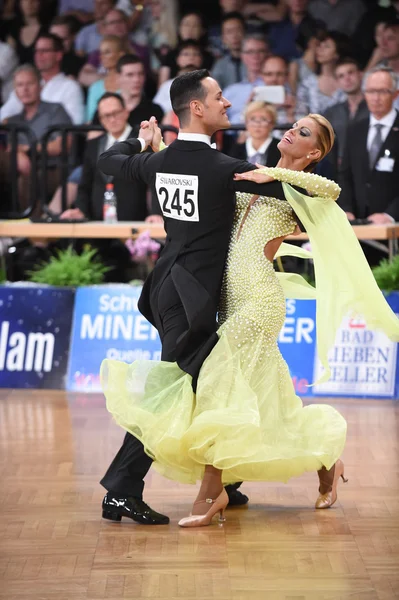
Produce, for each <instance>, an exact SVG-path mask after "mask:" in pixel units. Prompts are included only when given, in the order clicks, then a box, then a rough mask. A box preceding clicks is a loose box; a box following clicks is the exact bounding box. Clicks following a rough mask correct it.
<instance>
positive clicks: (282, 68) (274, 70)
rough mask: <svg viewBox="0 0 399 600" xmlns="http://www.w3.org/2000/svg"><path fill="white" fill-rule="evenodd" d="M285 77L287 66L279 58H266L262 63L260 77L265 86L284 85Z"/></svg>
mask: <svg viewBox="0 0 399 600" xmlns="http://www.w3.org/2000/svg"><path fill="white" fill-rule="evenodd" d="M287 76H288V69H287V65H286V64H285V62H284V61H283V60H281V58H268V59H267V60H265V62H264V63H263V67H262V77H263V81H264V82H265V85H285V84H286V82H287Z"/></svg>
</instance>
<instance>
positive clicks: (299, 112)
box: [262, 56, 307, 137]
mask: <svg viewBox="0 0 399 600" xmlns="http://www.w3.org/2000/svg"><path fill="white" fill-rule="evenodd" d="M262 79H263V83H264V85H266V86H269V85H270V86H273V85H281V86H283V87H284V90H285V99H284V103H283V104H280V105H275V108H276V111H277V119H276V125H278V126H280V127H281V130H280V132H279V133H280V137H281V133H282V131H283V130H285V129H286V126H287V124H290V123H293V122H294V121H296V120H297V119H300V118H302V117H304V116H305V115H306V114H307V110H306V107H305V106H304V105H303V104H301V103H300V102H297V101H296V99H295V96H294V95H293V93H292V91H291V88H290V85H289V83H288V63H287V61H286V60H285V59H284V58H283V57H282V56H268V57H267V58H266V60H265V62H264V63H263V67H262ZM276 136H277V133H276Z"/></svg>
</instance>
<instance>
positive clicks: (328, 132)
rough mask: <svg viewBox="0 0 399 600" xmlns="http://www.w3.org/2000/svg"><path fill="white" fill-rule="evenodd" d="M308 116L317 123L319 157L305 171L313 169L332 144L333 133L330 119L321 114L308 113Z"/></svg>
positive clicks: (333, 139)
mask: <svg viewBox="0 0 399 600" xmlns="http://www.w3.org/2000/svg"><path fill="white" fill-rule="evenodd" d="M308 118H309V119H312V120H313V121H314V122H315V123H317V132H316V135H317V149H318V150H320V152H321V154H320V158H318V159H317V160H314V161H313V162H311V163H310V165H308V166H307V167H306V169H305V171H313V169H314V167H315V166H316V165H317V163H318V162H320V161H321V160H323V158H324V157H325V156H327V154H328V153H329V152H330V150H331V148H332V147H333V146H334V141H335V133H334V129H333V127H332V125H331V123H330V121H328V119H326V118H325V117H323V116H322V115H318V114H309V115H308Z"/></svg>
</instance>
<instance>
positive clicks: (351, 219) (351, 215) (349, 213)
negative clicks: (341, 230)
mask: <svg viewBox="0 0 399 600" xmlns="http://www.w3.org/2000/svg"><path fill="white" fill-rule="evenodd" d="M345 214H346V216H347V217H348V221H354V220H355V219H356V217H355V215H354V214H353V213H351V212H346V213H345Z"/></svg>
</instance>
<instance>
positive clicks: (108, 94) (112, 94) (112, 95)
mask: <svg viewBox="0 0 399 600" xmlns="http://www.w3.org/2000/svg"><path fill="white" fill-rule="evenodd" d="M108 98H116V100H119V102H120V104H121V106H122V108H126V105H125V101H124V99H123V98H122V96H121V95H120V94H116V93H115V92H105V94H103V95H102V96H101V98H100V99H99V101H98V102H97V111H99V109H100V103H101V102H102V101H103V100H107V99H108Z"/></svg>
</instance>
